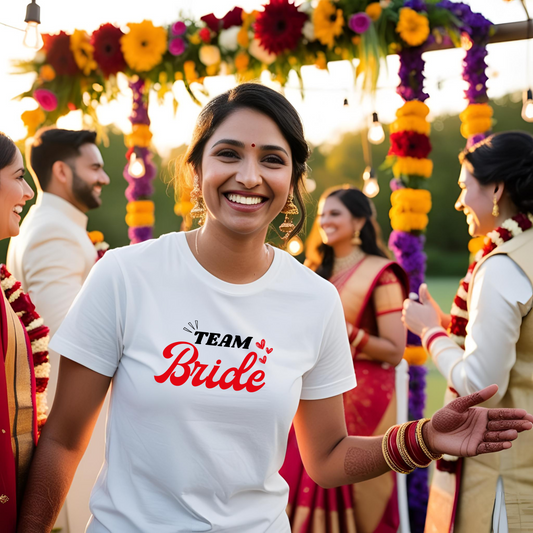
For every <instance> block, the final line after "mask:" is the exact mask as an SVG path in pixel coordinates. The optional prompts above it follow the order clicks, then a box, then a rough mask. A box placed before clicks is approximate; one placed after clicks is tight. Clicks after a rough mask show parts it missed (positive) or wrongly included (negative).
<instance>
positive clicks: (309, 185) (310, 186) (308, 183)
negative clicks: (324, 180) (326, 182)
mask: <svg viewBox="0 0 533 533" xmlns="http://www.w3.org/2000/svg"><path fill="white" fill-rule="evenodd" d="M315 189H316V181H315V180H314V179H312V178H306V179H305V190H306V191H307V192H308V193H312V192H313V191H314V190H315Z"/></svg>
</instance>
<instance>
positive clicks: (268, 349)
mask: <svg viewBox="0 0 533 533" xmlns="http://www.w3.org/2000/svg"><path fill="white" fill-rule="evenodd" d="M273 349H274V348H267V349H266V352H267V353H268V354H271V353H272V350H273Z"/></svg>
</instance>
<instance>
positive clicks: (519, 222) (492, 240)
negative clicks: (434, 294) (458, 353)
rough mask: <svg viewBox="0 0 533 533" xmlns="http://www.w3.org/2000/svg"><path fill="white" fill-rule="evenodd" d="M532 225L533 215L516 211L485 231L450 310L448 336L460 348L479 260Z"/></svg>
mask: <svg viewBox="0 0 533 533" xmlns="http://www.w3.org/2000/svg"><path fill="white" fill-rule="evenodd" d="M532 226H533V215H531V214H527V215H525V214H523V213H518V215H515V216H514V217H512V218H508V219H507V220H506V221H505V222H503V224H502V225H501V226H500V227H499V228H496V229H495V230H493V231H491V232H489V233H487V236H486V237H485V238H484V246H483V248H482V249H481V250H479V251H478V252H477V254H476V257H475V260H474V262H473V263H472V264H471V265H470V266H469V267H468V270H467V273H466V276H465V277H464V279H463V280H462V281H461V283H460V284H459V290H458V291H457V295H456V296H455V298H454V300H453V304H452V310H451V313H450V315H451V321H450V325H449V327H448V333H449V335H450V338H451V339H452V340H454V341H455V342H456V343H457V344H458V345H459V346H460V347H461V348H462V349H464V344H465V337H466V326H467V325H468V318H469V315H468V307H467V304H466V302H467V297H468V288H469V286H470V283H471V281H472V273H473V272H474V269H475V268H476V265H477V264H478V263H479V261H480V260H481V259H482V258H483V257H485V256H486V255H488V254H490V253H491V252H492V251H493V250H495V249H496V248H497V247H498V246H501V245H502V244H503V243H504V242H507V241H509V240H511V239H512V238H513V237H516V236H517V235H520V234H521V233H523V232H524V231H526V230H528V229H530V228H531V227H532Z"/></svg>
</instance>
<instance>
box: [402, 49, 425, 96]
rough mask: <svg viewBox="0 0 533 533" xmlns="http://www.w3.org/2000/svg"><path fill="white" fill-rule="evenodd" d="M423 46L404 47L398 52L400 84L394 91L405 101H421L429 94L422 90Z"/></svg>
mask: <svg viewBox="0 0 533 533" xmlns="http://www.w3.org/2000/svg"><path fill="white" fill-rule="evenodd" d="M423 51H424V46H415V47H409V48H404V49H403V50H402V51H401V52H400V54H399V55H400V71H399V73H398V75H399V76H400V85H398V88H397V89H396V92H397V93H398V94H399V95H400V96H401V97H402V98H403V99H404V100H406V101H410V100H420V101H421V102H423V101H424V100H426V99H427V98H428V97H429V95H428V94H426V93H425V92H424V64H425V62H424V60H423V59H422V52H423Z"/></svg>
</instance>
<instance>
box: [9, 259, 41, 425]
mask: <svg viewBox="0 0 533 533" xmlns="http://www.w3.org/2000/svg"><path fill="white" fill-rule="evenodd" d="M0 285H1V286H2V290H3V291H4V294H5V296H6V299H7V301H8V302H9V303H10V305H11V307H12V309H13V311H14V312H15V313H16V315H17V316H18V317H19V318H20V320H21V322H22V324H23V325H24V327H25V328H26V331H27V333H28V337H29V339H30V343H31V351H32V355H33V368H34V372H35V391H36V403H37V405H36V407H37V429H38V433H39V435H40V434H41V430H42V428H43V426H44V423H45V422H46V418H47V413H48V405H47V403H46V393H47V391H46V389H47V387H48V379H49V377H50V363H49V360H48V342H49V341H50V336H49V332H50V330H49V329H48V327H47V326H45V325H44V323H43V319H42V318H41V317H40V316H39V315H38V314H37V311H35V306H34V305H33V303H32V302H31V299H30V297H29V296H28V295H27V294H25V293H24V292H23V291H22V288H21V283H20V281H17V280H16V279H15V278H14V277H13V275H12V274H11V273H10V272H9V271H8V270H7V268H6V266H5V265H3V264H2V265H0Z"/></svg>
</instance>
